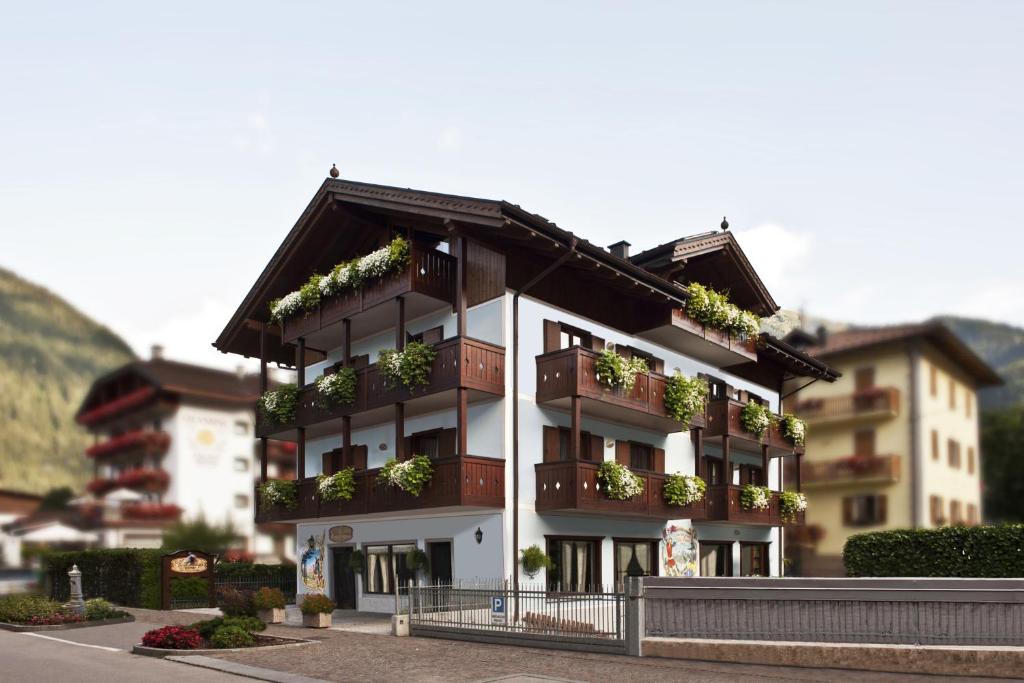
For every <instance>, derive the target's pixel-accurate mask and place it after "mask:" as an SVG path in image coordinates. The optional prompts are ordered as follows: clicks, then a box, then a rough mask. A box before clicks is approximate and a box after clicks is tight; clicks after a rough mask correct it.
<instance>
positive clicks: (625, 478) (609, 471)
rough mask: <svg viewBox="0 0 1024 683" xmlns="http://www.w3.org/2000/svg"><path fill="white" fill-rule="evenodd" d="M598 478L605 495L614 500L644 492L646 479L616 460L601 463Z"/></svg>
mask: <svg viewBox="0 0 1024 683" xmlns="http://www.w3.org/2000/svg"><path fill="white" fill-rule="evenodd" d="M597 480H598V481H599V482H600V483H601V485H602V487H603V488H604V495H606V496H607V497H608V498H611V499H612V500H629V499H630V498H633V497H635V496H639V495H640V494H641V493H643V492H644V480H643V479H641V478H640V477H639V476H637V475H636V474H634V473H633V472H632V471H630V469H629V468H628V467H626V466H625V465H623V464H620V463H617V462H615V461H614V460H605V461H604V462H602V463H601V465H600V467H598V468H597Z"/></svg>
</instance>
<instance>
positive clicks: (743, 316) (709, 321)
mask: <svg viewBox="0 0 1024 683" xmlns="http://www.w3.org/2000/svg"><path fill="white" fill-rule="evenodd" d="M686 294H687V299H686V314H687V315H688V316H690V317H691V318H693V319H694V320H696V321H697V322H699V323H701V324H703V325H707V326H708V327H713V328H715V329H717V330H722V331H723V332H729V333H730V334H734V335H736V336H739V337H743V338H747V339H749V338H753V337H756V336H757V335H758V334H760V333H761V319H760V318H758V317H757V316H756V315H754V314H753V313H751V312H750V311H745V310H743V309H742V308H740V307H739V306H737V305H735V304H733V303H731V302H730V301H729V297H727V296H726V295H725V294H722V293H720V292H716V291H715V290H713V289H711V288H710V287H705V286H704V285H702V284H700V283H699V282H691V283H690V284H688V285H687V286H686Z"/></svg>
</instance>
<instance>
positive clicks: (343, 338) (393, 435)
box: [215, 180, 835, 611]
mask: <svg viewBox="0 0 1024 683" xmlns="http://www.w3.org/2000/svg"><path fill="white" fill-rule="evenodd" d="M324 209H329V210H324ZM396 236H401V237H402V238H403V239H404V240H405V241H406V242H407V243H408V244H409V245H410V256H409V262H408V265H406V266H404V267H402V268H400V269H396V270H395V271H394V272H391V273H389V274H388V275H385V276H382V277H378V278H370V279H369V280H368V281H367V282H366V283H364V284H363V286H362V288H361V289H359V290H357V291H356V292H355V293H342V294H334V295H331V296H329V297H325V298H324V299H323V300H322V301H321V303H320V304H319V305H318V306H317V307H316V308H315V309H311V310H310V311H309V312H308V313H296V314H294V315H292V316H290V317H286V318H285V320H284V322H283V324H282V325H280V326H279V325H277V324H276V323H274V324H271V323H269V321H268V320H267V310H268V306H267V303H268V302H269V301H270V300H272V299H277V298H280V297H282V296H284V295H285V294H287V293H288V292H289V291H291V290H295V289H297V288H298V287H299V286H300V285H302V284H303V281H305V279H306V278H308V277H309V276H310V275H312V274H313V273H321V274H322V273H327V272H329V271H330V270H331V268H332V267H333V265H334V264H336V263H342V262H347V261H349V260H350V259H352V258H354V257H360V256H364V255H366V254H368V253H370V252H371V251H373V250H375V249H377V248H381V247H382V246H384V245H386V244H390V243H392V240H393V239H394V238H395V237H396ZM325 245H326V246H325ZM627 247H628V245H625V244H624V243H620V244H617V245H613V246H612V247H610V248H609V250H610V251H605V250H603V249H600V248H597V247H595V246H593V245H591V244H589V243H586V242H584V241H581V240H578V239H577V238H575V237H574V236H573V235H572V234H571V233H567V232H565V231H563V230H560V229H559V228H557V227H555V226H554V225H553V224H551V223H549V222H547V221H546V220H544V219H542V218H540V217H539V216H536V215H533V214H529V213H526V212H524V211H523V210H521V209H519V207H517V206H514V205H511V204H508V203H506V202H495V201H489V200H479V199H472V198H467V197H454V196H450V195H439V194H434V193H428V192H419V191H414V190H403V189H399V188H391V187H381V186H376V185H367V184H363V183H355V182H348V181H339V180H328V181H326V182H325V183H324V185H323V186H322V187H321V189H320V191H319V192H318V193H317V195H316V197H314V199H313V201H312V202H311V204H310V206H309V208H308V209H307V211H306V212H305V213H304V214H303V216H302V218H300V220H299V222H298V224H297V225H296V226H295V228H293V230H292V232H291V233H289V235H288V237H287V238H286V240H285V242H284V244H282V246H281V247H280V249H279V250H278V252H277V253H276V255H275V257H274V259H273V260H272V261H271V263H270V264H269V265H268V266H267V268H266V270H265V271H264V273H263V275H262V276H261V277H260V279H259V281H258V282H257V284H256V285H255V286H254V287H253V289H252V291H250V293H249V295H248V296H247V297H246V299H245V300H244V301H243V302H242V304H241V306H240V307H239V309H238V311H237V312H236V314H235V316H234V317H233V318H232V320H231V321H230V322H229V324H228V326H227V327H226V328H225V330H224V332H222V334H221V336H220V337H219V338H218V340H217V342H216V344H215V346H217V348H219V349H220V350H221V351H225V352H232V353H240V354H245V355H248V356H255V357H260V358H261V359H262V361H263V363H278V364H294V365H295V366H296V368H297V370H298V376H299V385H300V387H301V389H300V394H299V399H298V402H297V408H296V411H295V417H294V419H293V420H291V421H288V422H286V423H283V424H278V423H274V422H273V421H272V420H271V419H270V418H267V417H262V418H261V419H260V420H259V421H258V423H257V435H258V436H259V437H261V438H263V439H270V438H273V439H282V440H283V439H288V440H294V441H295V442H296V444H297V454H298V457H297V465H296V467H297V477H298V482H297V501H296V504H295V506H294V507H291V508H284V507H280V506H273V505H263V504H260V505H258V507H257V518H258V519H260V520H288V521H295V522H297V528H296V541H297V546H298V553H299V554H300V560H299V569H298V582H299V591H300V592H327V593H329V594H330V595H332V596H333V597H334V599H335V600H336V601H338V602H339V604H340V605H341V606H343V607H355V608H357V609H360V610H367V611H389V610H390V609H392V608H393V605H394V597H393V594H394V588H395V585H396V583H399V582H404V581H406V580H408V579H409V578H410V577H411V573H410V572H409V571H408V570H407V569H406V556H407V554H408V553H409V551H410V550H411V549H413V548H420V549H422V550H424V551H425V552H426V553H427V555H428V556H429V557H430V562H431V566H430V570H429V572H427V573H426V574H425V575H422V576H421V577H420V580H429V581H438V582H447V581H452V580H472V579H476V578H481V579H500V578H502V577H513V578H514V579H516V580H521V581H523V582H528V581H538V582H540V581H543V582H545V583H546V584H547V586H548V587H549V589H551V590H582V591H586V590H590V589H591V588H592V587H596V586H599V585H604V586H612V585H621V581H622V579H623V577H624V575H626V574H627V572H637V573H644V574H667V575H694V574H705V575H740V574H762V575H779V574H780V571H779V569H780V564H781V557H782V548H781V546H782V543H781V534H780V528H781V525H782V524H783V521H782V520H781V518H780V516H779V508H778V493H777V491H779V490H780V489H781V488H782V482H781V471H782V468H781V460H782V458H783V457H795V458H799V456H800V455H801V454H802V452H803V449H802V448H801V447H799V446H794V445H793V444H791V443H785V442H783V441H781V440H780V437H779V434H778V431H777V430H769V432H768V433H766V434H765V435H764V437H763V438H761V439H758V438H757V437H755V436H753V435H751V434H749V433H745V432H744V431H743V430H742V428H741V427H740V426H739V424H738V419H737V417H738V413H739V411H740V410H741V409H742V407H743V405H744V404H745V403H746V402H748V401H754V402H762V401H763V402H764V403H765V404H767V405H768V406H769V407H770V408H771V410H772V411H773V412H775V411H777V410H778V404H779V389H780V387H781V384H782V381H783V379H784V378H788V377H790V376H809V377H816V378H821V379H824V380H825V381H832V380H834V379H835V375H834V373H832V371H831V370H830V369H829V368H828V367H827V366H826V365H824V364H823V363H820V362H818V361H815V360H814V359H812V358H810V357H808V356H806V355H805V354H803V353H801V352H800V351H798V350H796V349H793V348H791V347H789V346H788V345H786V344H783V343H781V342H779V341H778V340H775V339H773V338H771V337H769V336H767V335H760V337H759V338H757V339H753V338H750V339H740V338H738V337H737V336H735V335H732V336H731V335H729V334H728V333H721V332H717V331H715V330H711V329H705V328H703V327H701V326H700V325H695V324H694V323H693V321H692V320H690V319H689V318H688V317H687V316H686V315H685V313H683V310H684V309H683V306H684V305H685V301H686V294H685V291H684V290H683V288H682V285H683V284H686V283H688V282H691V281H693V282H699V283H702V284H705V285H707V286H710V287H714V288H716V289H719V290H729V291H730V296H731V299H732V300H733V301H734V302H735V303H737V304H738V305H740V306H742V307H743V308H745V309H749V310H753V311H755V312H756V313H757V314H758V315H761V316H765V315H770V314H771V313H773V312H774V311H775V310H776V309H777V308H778V307H777V305H776V304H775V303H774V301H773V300H772V299H771V297H770V295H769V294H768V293H767V291H766V290H765V289H764V286H763V284H762V283H761V282H760V280H759V279H758V278H757V275H756V273H754V271H753V270H752V268H751V267H750V264H749V263H747V261H746V258H745V257H744V256H743V254H742V251H741V250H740V249H739V246H738V244H737V243H736V241H735V239H734V238H733V237H732V235H731V234H730V233H726V232H723V233H717V232H716V233H706V234H703V235H698V236H695V237H693V238H686V239H682V240H679V241H677V242H673V243H669V244H667V245H662V246H661V247H656V248H655V249H652V250H649V251H647V252H644V253H641V254H638V255H636V256H633V257H630V256H629V255H628V251H627ZM411 340H415V341H422V342H423V343H425V344H430V345H432V346H433V348H434V350H435V351H436V354H437V357H436V358H435V360H434V361H433V363H432V366H431V371H430V375H429V378H428V381H427V385H426V386H423V387H419V388H417V389H415V390H409V389H406V388H403V387H400V386H399V387H394V386H390V385H389V384H388V383H387V382H386V381H384V379H383V378H382V375H381V372H380V369H379V367H378V365H377V362H376V361H377V359H378V356H379V353H380V351H381V350H382V349H388V348H392V349H393V348H402V347H404V345H405V344H406V343H407V342H408V341H411ZM606 350H611V351H614V352H616V353H618V354H619V355H621V356H624V357H626V358H637V357H642V358H644V359H645V361H646V362H647V364H648V367H649V368H650V371H649V372H645V373H642V374H638V375H637V383H636V385H635V386H634V388H633V390H632V391H624V390H622V389H615V390H611V389H607V388H604V387H602V386H601V385H600V382H599V381H598V380H597V378H596V376H595V373H594V367H595V365H594V364H595V359H596V358H597V357H598V356H599V354H600V353H601V352H603V351H606ZM345 367H349V368H353V369H355V372H356V377H357V392H356V399H355V401H354V403H352V404H350V405H347V406H332V405H330V404H326V403H325V400H324V398H323V397H322V396H320V395H318V393H317V392H318V390H317V387H316V386H315V382H314V380H316V379H317V378H318V377H319V376H321V375H323V374H325V373H333V372H337V371H339V369H340V368H345ZM675 369H678V370H679V371H680V372H681V373H682V374H684V375H686V376H687V377H694V376H697V375H703V376H706V377H708V379H709V382H710V383H711V385H712V388H713V394H712V396H711V400H710V401H709V403H708V406H707V410H706V413H704V412H702V413H700V414H698V415H697V416H695V417H694V418H693V419H692V420H691V421H690V422H689V423H682V422H677V421H675V420H673V419H672V418H671V417H669V415H668V414H667V412H666V407H665V404H664V398H663V393H662V391H663V389H664V387H665V384H666V382H667V381H668V377H669V376H671V375H672V374H673V372H674V370H675ZM414 454H423V455H427V456H428V457H429V458H430V460H431V463H432V470H433V471H432V478H431V481H430V483H429V484H428V485H427V486H426V487H425V489H424V491H423V492H422V493H421V494H420V495H419V496H413V495H411V494H408V493H405V492H402V491H400V490H398V489H395V488H393V487H390V486H387V485H385V484H383V483H382V482H381V481H379V480H378V475H379V473H380V469H379V468H381V467H382V466H383V465H384V464H385V462H386V461H387V460H388V459H389V458H392V457H397V458H398V460H403V459H406V458H408V457H410V456H411V455H414ZM604 461H616V462H618V463H620V464H623V465H626V466H628V467H629V468H631V469H632V470H633V471H634V472H636V473H637V474H638V475H639V476H640V477H641V479H642V480H643V481H644V484H645V488H644V492H643V493H642V494H639V495H637V496H635V497H634V498H632V499H630V500H627V501H618V500H611V499H609V498H608V497H607V496H606V495H605V494H604V492H603V490H602V489H601V487H600V486H599V483H600V482H599V480H598V479H597V478H596V472H597V469H598V466H599V464H600V463H601V462H604ZM347 467H352V468H353V469H354V471H355V475H354V476H355V479H356V493H355V496H354V498H353V499H352V500H350V501H345V502H337V501H334V502H331V501H327V500H325V499H323V498H322V497H321V496H320V495H319V494H318V492H317V482H316V478H315V477H316V475H318V474H320V473H321V472H335V471H338V470H340V469H342V468H347ZM673 473H684V474H691V475H692V474H697V475H700V476H702V477H703V478H704V479H705V480H706V481H707V483H708V490H707V494H706V496H705V498H704V500H702V501H700V502H699V503H696V504H693V505H691V506H687V507H686V508H679V507H673V506H670V505H668V503H666V502H665V501H664V499H663V496H662V489H663V486H664V483H665V480H666V477H667V476H668V475H671V474H673ZM748 483H752V484H761V485H767V486H769V487H770V488H771V489H772V490H773V491H776V493H774V494H770V495H769V498H770V501H771V502H770V506H769V508H768V509H764V510H752V511H751V510H741V509H739V503H738V501H739V495H740V492H741V488H742V486H743V485H745V484H748ZM517 492H518V495H517ZM801 520H802V515H800V516H798V518H797V519H794V520H791V522H795V523H799V522H800V521H801ZM787 523H790V522H787ZM532 545H537V546H539V547H540V548H542V549H544V550H545V551H546V552H547V553H548V554H549V555H550V556H551V557H552V559H553V560H554V564H555V567H554V568H553V569H552V570H550V571H543V572H541V573H540V574H539V575H537V576H536V577H531V576H527V575H526V574H525V572H524V571H523V569H522V567H521V565H520V563H519V555H520V552H521V551H522V550H523V549H525V548H527V547H529V546H532ZM356 550H358V551H361V552H362V553H363V554H364V556H365V558H366V560H365V564H364V565H363V567H362V570H361V571H359V572H353V571H352V569H351V568H350V563H349V559H350V558H351V557H352V554H353V553H354V552H355V551H356Z"/></svg>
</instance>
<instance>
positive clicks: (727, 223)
mask: <svg viewBox="0 0 1024 683" xmlns="http://www.w3.org/2000/svg"><path fill="white" fill-rule="evenodd" d="M728 229H729V221H727V220H725V216H722V230H728Z"/></svg>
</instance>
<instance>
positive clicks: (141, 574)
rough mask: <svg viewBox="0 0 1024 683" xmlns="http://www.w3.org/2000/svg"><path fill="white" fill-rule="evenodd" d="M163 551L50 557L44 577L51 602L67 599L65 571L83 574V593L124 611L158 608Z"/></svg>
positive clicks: (85, 552)
mask: <svg viewBox="0 0 1024 683" xmlns="http://www.w3.org/2000/svg"><path fill="white" fill-rule="evenodd" d="M163 552H164V551H162V550H147V549H141V548H113V549H109V550H81V551H73V552H63V553H49V554H47V555H46V557H45V565H44V566H45V573H46V575H47V580H48V582H49V586H50V595H51V597H52V598H53V599H54V600H67V599H68V570H70V569H71V566H72V565H76V564H77V565H78V568H79V569H80V570H81V571H82V593H84V594H85V597H87V598H106V599H107V600H109V601H110V602H113V603H114V604H116V605H121V606H124V607H146V608H149V609H159V608H160V557H161V556H162V555H163Z"/></svg>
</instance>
